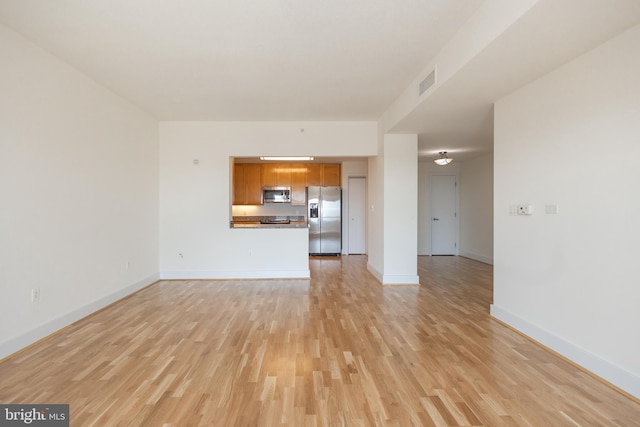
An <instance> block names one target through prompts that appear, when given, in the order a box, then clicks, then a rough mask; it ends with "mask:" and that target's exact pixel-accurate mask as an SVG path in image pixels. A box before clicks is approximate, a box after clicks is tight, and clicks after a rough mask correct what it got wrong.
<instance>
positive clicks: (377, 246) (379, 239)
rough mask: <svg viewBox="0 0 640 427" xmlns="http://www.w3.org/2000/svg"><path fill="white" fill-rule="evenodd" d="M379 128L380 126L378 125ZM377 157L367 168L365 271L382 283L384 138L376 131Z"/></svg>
mask: <svg viewBox="0 0 640 427" xmlns="http://www.w3.org/2000/svg"><path fill="white" fill-rule="evenodd" d="M378 126H380V125H378ZM376 147H377V155H376V156H372V157H369V161H368V165H367V166H368V168H367V181H368V182H367V269H368V270H369V272H371V274H373V275H374V276H375V277H376V279H378V280H379V281H380V282H382V279H383V278H382V274H383V273H382V272H383V271H384V137H383V134H382V133H381V132H380V130H378V138H377V145H376Z"/></svg>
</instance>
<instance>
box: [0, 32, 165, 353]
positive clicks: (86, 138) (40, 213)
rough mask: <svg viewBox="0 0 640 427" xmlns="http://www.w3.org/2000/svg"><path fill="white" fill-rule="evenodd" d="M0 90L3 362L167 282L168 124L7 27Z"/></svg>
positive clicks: (0, 42) (0, 46)
mask: <svg viewBox="0 0 640 427" xmlns="http://www.w3.org/2000/svg"><path fill="white" fill-rule="evenodd" d="M0 94H2V95H1V96H0V129H2V131H1V133H0V194H1V195H2V196H1V197H2V209H0V292H1V294H2V297H1V298H0V358H2V357H4V356H7V355H8V354H10V353H13V352H14V351H17V350H18V349H20V348H22V347H24V346H26V345H28V344H30V343H32V342H34V341H36V340H38V339H40V338H42V337H44V336H46V335H48V334H50V333H52V332H53V331H55V330H57V329H59V328H61V327H64V326H66V325H68V324H69V323H71V322H73V321H75V320H77V319H79V318H81V317H83V316H85V315H87V314H89V313H91V312H93V311H95V310H97V309H99V308H101V307H103V306H105V305H106V304H109V303H111V302H113V301H115V300H117V299H118V298H120V297H122V296H124V295H126V294H128V293H131V292H132V291H135V290H137V289H139V288H140V287H142V286H145V285H147V284H149V283H152V282H153V281H155V280H156V279H157V273H158V252H157V246H158V147H157V138H158V128H157V122H156V121H155V120H154V119H153V118H152V117H150V116H148V115H147V114H145V113H143V112H141V111H140V110H138V109H137V108H135V107H133V106H132V105H131V104H129V103H127V102H126V101H124V100H122V99H121V98H119V97H117V96H115V95H114V94H113V93H112V92H110V91H108V90H107V89H105V88H103V87H102V86H99V85H98V84H96V83H95V82H93V81H92V80H90V79H88V78H87V77H85V76H84V75H82V74H80V73H78V72H77V71H76V70H74V69H72V68H70V67H69V66H67V65H66V64H64V63H63V62H61V61H59V60H58V59H56V58H55V57H53V56H51V55H49V54H48V53H46V52H44V51H43V50H41V49H40V48H38V47H36V46H35V45H33V44H32V43H30V42H28V41H26V40H25V39H23V38H22V37H20V36H18V35H17V34H16V33H14V32H13V31H11V30H9V29H7V28H5V27H2V26H0ZM33 288H40V294H41V296H40V301H39V302H37V303H32V302H31V289H33Z"/></svg>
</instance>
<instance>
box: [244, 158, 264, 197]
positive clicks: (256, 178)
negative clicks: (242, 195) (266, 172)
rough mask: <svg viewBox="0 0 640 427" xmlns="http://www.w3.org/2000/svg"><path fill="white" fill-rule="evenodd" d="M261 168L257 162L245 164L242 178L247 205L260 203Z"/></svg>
mask: <svg viewBox="0 0 640 427" xmlns="http://www.w3.org/2000/svg"><path fill="white" fill-rule="evenodd" d="M261 172H262V168H261V167H260V165H259V164H247V168H246V169H245V173H244V178H245V183H246V186H247V203H246V204H247V205H261V204H262V173H261Z"/></svg>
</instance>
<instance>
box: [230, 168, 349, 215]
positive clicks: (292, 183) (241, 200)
mask: <svg viewBox="0 0 640 427" xmlns="http://www.w3.org/2000/svg"><path fill="white" fill-rule="evenodd" d="M316 185H319V186H322V185H324V186H337V187H339V186H340V164H337V163H336V164H314V163H308V164H306V163H300V164H281V163H271V164H258V163H236V164H235V165H234V168H233V204H234V205H260V204H262V187H291V204H292V205H304V204H305V203H306V200H305V188H306V187H309V186H316Z"/></svg>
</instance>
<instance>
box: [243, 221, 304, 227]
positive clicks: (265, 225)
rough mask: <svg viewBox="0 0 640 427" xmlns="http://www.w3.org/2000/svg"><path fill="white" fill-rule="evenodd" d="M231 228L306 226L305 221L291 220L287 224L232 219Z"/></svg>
mask: <svg viewBox="0 0 640 427" xmlns="http://www.w3.org/2000/svg"><path fill="white" fill-rule="evenodd" d="M231 228H307V223H306V222H291V223H289V224H261V223H259V222H249V221H240V222H236V221H232V222H231Z"/></svg>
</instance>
